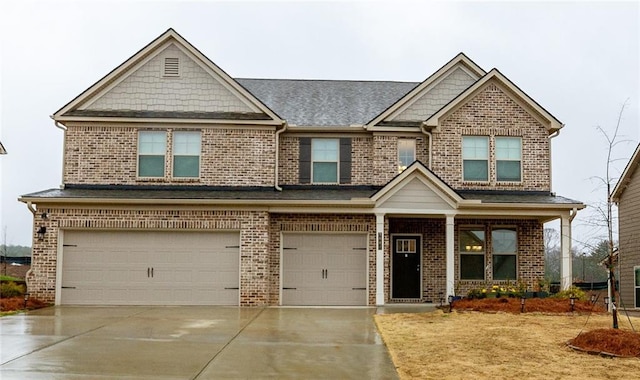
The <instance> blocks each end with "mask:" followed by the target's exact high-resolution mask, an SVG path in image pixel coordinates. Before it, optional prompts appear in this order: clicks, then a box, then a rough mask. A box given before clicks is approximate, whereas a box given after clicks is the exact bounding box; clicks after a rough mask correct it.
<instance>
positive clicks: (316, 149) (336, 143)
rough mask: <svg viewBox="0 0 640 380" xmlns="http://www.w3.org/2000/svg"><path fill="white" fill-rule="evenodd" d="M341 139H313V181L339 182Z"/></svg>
mask: <svg viewBox="0 0 640 380" xmlns="http://www.w3.org/2000/svg"><path fill="white" fill-rule="evenodd" d="M339 148H340V140H339V139H313V140H312V141H311V178H312V182H313V183H338V178H339V165H338V164H339V162H340V153H339V152H340V150H339Z"/></svg>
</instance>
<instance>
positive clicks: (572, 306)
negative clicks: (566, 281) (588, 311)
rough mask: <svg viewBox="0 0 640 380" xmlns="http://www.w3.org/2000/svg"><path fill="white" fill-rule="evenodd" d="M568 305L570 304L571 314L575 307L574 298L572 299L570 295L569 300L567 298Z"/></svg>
mask: <svg viewBox="0 0 640 380" xmlns="http://www.w3.org/2000/svg"><path fill="white" fill-rule="evenodd" d="M569 303H570V304H571V311H572V312H573V309H574V308H575V306H576V297H574V296H573V295H571V298H569Z"/></svg>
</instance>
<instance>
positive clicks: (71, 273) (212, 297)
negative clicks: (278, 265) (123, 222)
mask: <svg viewBox="0 0 640 380" xmlns="http://www.w3.org/2000/svg"><path fill="white" fill-rule="evenodd" d="M239 245H240V234H239V233H237V232H235V233H234V232H223V233H220V232H157V231H141V232H131V231H126V232H125V231H103V232H95V231H66V232H65V233H64V244H63V255H62V279H61V280H62V281H61V288H62V289H61V303H62V304H66V305H73V304H85V305H238V302H239V295H238V293H239V281H240V280H239V267H240V265H239V260H240V254H239V251H240V248H239Z"/></svg>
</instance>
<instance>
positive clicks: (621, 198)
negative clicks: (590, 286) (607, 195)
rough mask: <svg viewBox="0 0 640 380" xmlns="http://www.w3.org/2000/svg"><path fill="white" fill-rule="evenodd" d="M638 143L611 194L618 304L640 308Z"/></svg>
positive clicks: (639, 156) (639, 172)
mask: <svg viewBox="0 0 640 380" xmlns="http://www.w3.org/2000/svg"><path fill="white" fill-rule="evenodd" d="M639 167H640V144H639V145H638V147H637V148H636V150H635V153H633V156H632V157H631V160H630V161H629V163H628V164H627V167H626V168H625V169H624V172H623V173H622V177H620V179H619V180H618V183H617V184H616V187H615V188H614V190H613V192H612V193H611V199H612V200H613V201H614V202H615V203H616V204H617V205H618V226H619V228H618V234H619V235H618V244H619V251H618V266H619V273H620V275H619V276H620V279H619V280H620V289H619V291H620V301H621V302H620V303H619V306H621V307H624V308H626V309H632V308H636V309H640V243H639V242H638V233H639V232H640V170H638V168H639Z"/></svg>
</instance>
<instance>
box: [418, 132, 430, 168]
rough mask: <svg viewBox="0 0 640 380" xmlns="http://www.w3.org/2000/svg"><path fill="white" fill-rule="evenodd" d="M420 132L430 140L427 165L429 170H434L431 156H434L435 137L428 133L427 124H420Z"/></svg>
mask: <svg viewBox="0 0 640 380" xmlns="http://www.w3.org/2000/svg"><path fill="white" fill-rule="evenodd" d="M420 132H422V134H424V135H425V136H427V137H428V138H429V161H428V163H427V167H428V168H429V170H432V168H431V156H432V152H433V135H432V134H431V132H429V131H427V122H426V121H423V122H422V123H421V124H420Z"/></svg>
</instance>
